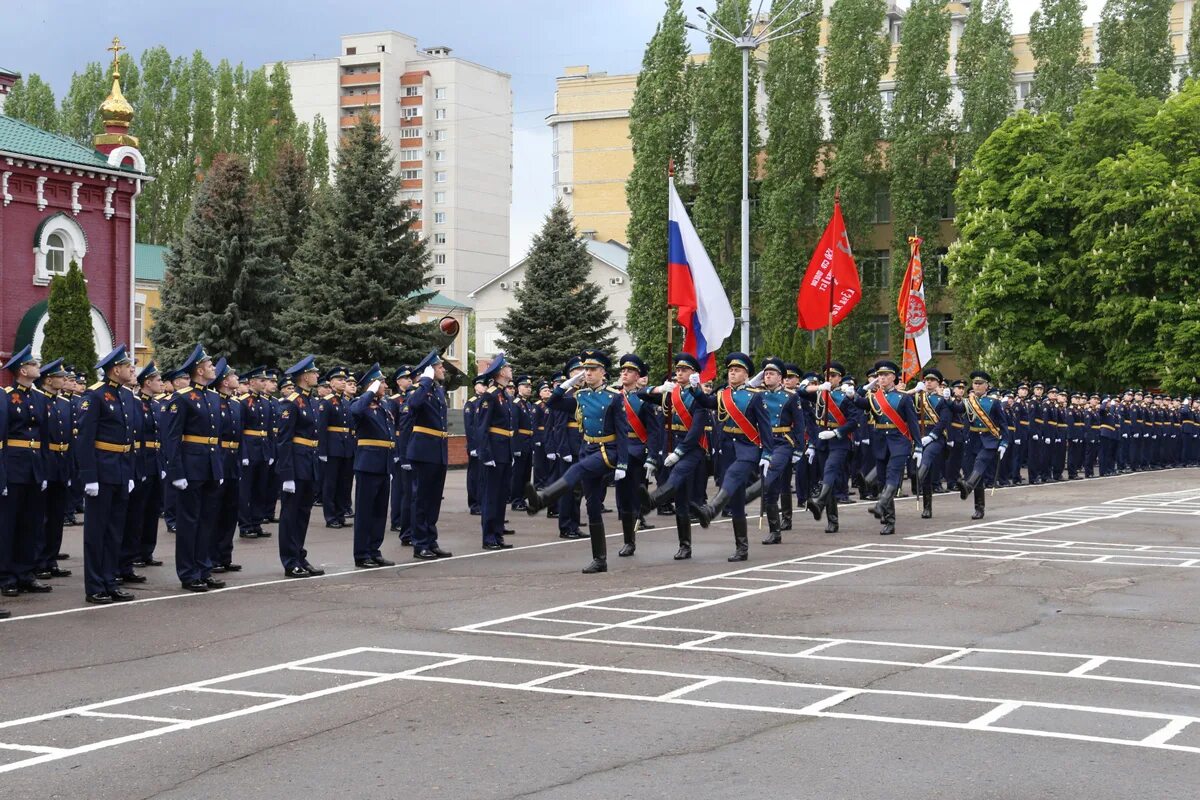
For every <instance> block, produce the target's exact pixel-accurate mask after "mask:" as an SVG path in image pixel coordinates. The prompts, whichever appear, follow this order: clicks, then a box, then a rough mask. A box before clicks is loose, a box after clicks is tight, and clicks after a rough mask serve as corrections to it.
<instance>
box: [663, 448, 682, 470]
mask: <svg viewBox="0 0 1200 800" xmlns="http://www.w3.org/2000/svg"><path fill="white" fill-rule="evenodd" d="M678 463H679V454H678V453H676V452H675V451H674V450H672V451H671V452H670V453H668V454H667V457H666V458H664V459H663V466H664V467H673V466H675V465H676V464H678Z"/></svg>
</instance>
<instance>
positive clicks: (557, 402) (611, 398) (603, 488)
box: [525, 350, 629, 575]
mask: <svg viewBox="0 0 1200 800" xmlns="http://www.w3.org/2000/svg"><path fill="white" fill-rule="evenodd" d="M580 366H582V368H583V369H582V371H581V372H576V374H575V375H574V376H573V377H572V378H570V379H568V380H566V381H564V382H563V383H562V385H561V386H559V387H558V388H557V389H555V390H554V392H553V394H551V396H550V401H549V405H550V407H551V408H552V409H555V410H559V411H563V412H565V413H566V414H568V415H569V416H570V417H573V418H574V419H575V420H576V422H577V424H578V425H579V430H580V431H581V435H582V437H583V441H584V446H583V449H582V451H581V452H580V453H579V454H578V455H579V460H578V461H577V462H576V463H573V464H572V465H571V467H570V468H569V469H568V470H567V471H566V472H565V473H563V475H562V477H561V478H559V479H558V480H556V481H555V482H554V483H552V484H550V485H549V486H547V487H546V488H545V489H543V490H540V491H539V490H538V489H536V488H535V487H534V486H533V484H527V485H526V487H525V502H526V504H527V506H528V508H527V511H528V513H529V514H531V515H532V514H536V513H537V512H538V511H540V510H541V509H543V508H545V507H546V505H548V504H549V503H551V502H553V501H554V499H555V498H558V497H562V496H565V495H567V494H571V493H573V490H574V488H575V487H576V486H577V485H580V484H582V485H583V493H584V496H585V497H586V498H587V512H588V534H589V536H590V538H591V544H592V560H591V563H589V564H588V565H587V566H586V567H584V568H583V573H584V574H585V575H591V574H595V573H598V572H607V571H608V546H607V542H606V540H605V537H604V517H603V516H602V515H603V508H604V495H605V494H606V492H607V484H608V481H609V480H610V479H612V480H614V481H622V480H625V478H626V477H627V470H628V466H629V435H628V434H629V421H628V417H626V415H625V408H624V400H623V397H624V395H623V394H622V393H621V392H619V391H617V390H615V389H612V388H610V387H609V386H607V385H606V381H607V378H608V370H609V369H610V368H611V361H610V360H609V358H608V355H607V354H606V353H604V352H601V351H600V350H585V351H583V353H582V357H581V359H580ZM581 382H582V383H583V386H582V387H581V388H579V389H577V390H576V389H575V387H576V385H578V384H579V383H581ZM572 390H574V391H572Z"/></svg>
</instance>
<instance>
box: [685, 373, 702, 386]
mask: <svg viewBox="0 0 1200 800" xmlns="http://www.w3.org/2000/svg"><path fill="white" fill-rule="evenodd" d="M688 383H689V384H691V385H692V386H699V385H700V374H699V373H697V372H693V373H692V374H691V375H688Z"/></svg>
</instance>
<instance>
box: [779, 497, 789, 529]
mask: <svg viewBox="0 0 1200 800" xmlns="http://www.w3.org/2000/svg"><path fill="white" fill-rule="evenodd" d="M791 529H792V489H791V487H790V486H785V487H783V494H782V495H780V496H779V530H781V531H790V530H791Z"/></svg>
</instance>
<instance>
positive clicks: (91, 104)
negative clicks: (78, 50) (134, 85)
mask: <svg viewBox="0 0 1200 800" xmlns="http://www.w3.org/2000/svg"><path fill="white" fill-rule="evenodd" d="M124 79H125V72H124V70H122V72H121V91H122V93H123V92H124V90H125V80H124ZM111 88H112V76H111V75H107V80H106V73H105V70H104V68H103V67H102V66H100V62H99V61H92V62H90V63H88V64H87V66H85V67H84V68H83V71H82V72H76V73H75V74H74V75H72V76H71V86H70V88H68V89H67V93H66V94H65V95H64V96H63V99H62V106H61V107H60V109H59V117H58V130H59V131H60V132H61V133H63V134H65V135H67V136H70V137H71V138H72V139H74V140H75V141H77V142H79V143H80V144H83V145H86V146H88V147H90V146H91V145H92V137H93V136H95V135H96V134H98V133H102V132H103V131H104V121H103V120H102V119H101V118H100V104H101V103H103V102H104V98H105V97H106V96H108V92H109V90H110V89H111ZM128 97H129V96H128V95H126V99H128Z"/></svg>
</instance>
